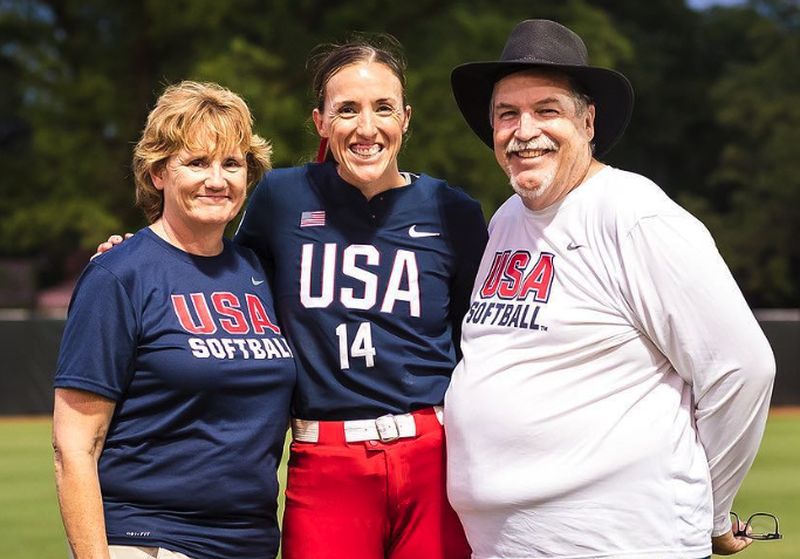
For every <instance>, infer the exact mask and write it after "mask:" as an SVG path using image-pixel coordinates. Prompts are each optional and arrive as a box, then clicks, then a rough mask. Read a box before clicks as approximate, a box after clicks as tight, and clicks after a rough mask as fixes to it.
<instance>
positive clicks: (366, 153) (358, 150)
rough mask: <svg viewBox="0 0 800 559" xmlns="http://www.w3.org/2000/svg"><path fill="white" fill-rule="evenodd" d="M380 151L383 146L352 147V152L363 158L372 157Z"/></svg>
mask: <svg viewBox="0 0 800 559" xmlns="http://www.w3.org/2000/svg"><path fill="white" fill-rule="evenodd" d="M380 150H381V146H379V145H378V144H372V145H370V146H365V145H354V146H350V151H352V152H353V153H355V154H356V155H359V156H361V157H371V156H373V155H375V154H376V153H378V152H379V151H380Z"/></svg>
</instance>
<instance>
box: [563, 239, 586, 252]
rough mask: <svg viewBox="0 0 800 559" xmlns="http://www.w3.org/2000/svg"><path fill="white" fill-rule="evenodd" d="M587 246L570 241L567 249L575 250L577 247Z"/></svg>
mask: <svg viewBox="0 0 800 559" xmlns="http://www.w3.org/2000/svg"><path fill="white" fill-rule="evenodd" d="M585 246H586V245H576V244H575V243H573V242H572V241H570V242H569V244H568V245H567V250H575V249H578V248H583V247H585Z"/></svg>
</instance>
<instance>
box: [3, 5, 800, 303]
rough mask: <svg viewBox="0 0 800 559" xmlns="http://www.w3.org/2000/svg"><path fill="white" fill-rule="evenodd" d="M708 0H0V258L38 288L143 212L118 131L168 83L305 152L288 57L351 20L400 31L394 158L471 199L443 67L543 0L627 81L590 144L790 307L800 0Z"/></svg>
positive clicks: (131, 133)
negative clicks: (231, 97)
mask: <svg viewBox="0 0 800 559" xmlns="http://www.w3.org/2000/svg"><path fill="white" fill-rule="evenodd" d="M707 1H708V0H706V2H707ZM706 2H703V1H701V0H693V2H692V3H693V4H695V5H698V4H704V3H706ZM724 4H726V5H722V6H715V7H711V8H707V9H698V8H691V7H690V6H688V5H687V4H686V2H685V1H684V0H648V1H647V2H642V1H640V0H614V1H612V0H591V1H589V0H538V1H537V2H535V3H534V2H531V1H530V0H503V1H502V2H498V1H497V0H469V1H464V0H415V1H414V2H378V1H376V0H361V1H359V2H346V1H341V0H271V1H270V2H263V1H257V0H228V1H225V2H220V1H219V0H173V1H171V2H158V1H155V0H143V1H140V2H112V1H110V0H48V1H43V0H0V83H2V84H3V87H2V88H0V168H2V173H0V217H1V218H2V219H0V259H3V258H5V259H11V258H15V259H26V260H28V261H31V262H34V264H35V266H34V272H35V273H34V274H33V276H34V281H35V282H36V286H37V289H43V288H47V287H49V286H53V285H57V284H59V282H63V281H64V280H65V279H69V278H74V276H75V275H77V274H78V273H79V271H80V269H81V268H82V267H83V265H84V264H85V262H86V256H87V254H89V253H91V249H92V248H93V247H95V246H96V245H97V243H98V242H99V241H100V240H103V239H105V238H106V237H107V236H108V235H109V233H111V232H121V231H126V230H134V229H136V228H138V227H140V226H142V225H143V224H144V222H143V220H142V217H141V215H140V214H139V212H138V211H137V210H136V209H134V207H133V182H132V179H131V174H130V171H129V162H130V157H131V148H132V144H133V143H134V142H135V141H136V140H137V136H138V133H139V131H140V130H141V128H142V126H143V124H144V120H145V116H146V114H147V112H148V110H149V109H150V108H151V107H152V104H153V102H154V100H155V98H156V97H157V96H158V95H159V93H160V92H161V91H162V90H163V87H164V85H165V84H167V83H172V82H175V81H178V80H181V79H187V78H190V79H196V80H213V81H217V82H220V83H222V84H224V85H226V86H228V87H230V88H232V89H233V90H235V91H237V92H239V93H240V94H242V95H243V96H244V97H245V98H246V99H247V100H248V102H249V103H250V105H251V107H252V109H253V111H254V113H255V117H256V122H257V129H258V131H259V133H260V134H262V135H263V136H266V137H268V138H270V139H271V140H272V142H273V144H274V148H275V164H276V166H286V165H294V164H298V163H302V162H305V161H307V160H308V159H309V158H310V157H311V156H312V154H313V153H314V149H315V146H316V138H315V135H314V134H313V131H312V127H311V124H310V119H309V114H310V110H311V108H312V105H311V99H310V95H309V82H310V77H309V76H308V74H307V72H306V69H305V60H306V57H307V55H308V53H309V51H310V50H311V49H312V47H313V46H314V45H316V44H318V43H320V42H330V41H337V40H342V39H345V38H347V36H348V35H349V33H350V32H351V31H354V30H358V31H364V32H374V31H387V32H390V33H392V34H394V35H395V36H396V37H397V38H399V39H400V41H401V42H402V43H403V44H404V45H405V47H406V52H407V57H408V61H409V71H408V78H409V97H410V101H411V104H412V106H413V109H414V112H413V118H412V133H411V136H410V138H408V141H407V144H406V146H405V149H404V151H403V152H402V154H401V166H402V167H403V168H404V169H407V170H416V171H424V172H426V173H428V174H431V175H434V176H441V177H444V178H447V179H448V180H449V181H450V182H451V183H453V184H456V185H460V186H462V187H464V188H465V189H466V190H467V191H469V192H470V193H471V194H472V195H473V196H475V197H477V198H479V199H480V200H481V202H482V203H483V207H484V211H485V213H486V214H487V216H488V215H490V214H491V213H492V212H493V211H494V209H495V208H496V207H497V206H498V205H499V204H500V202H501V201H503V200H504V199H505V198H506V197H507V196H508V195H509V194H510V188H509V187H508V186H507V184H506V179H505V177H504V176H503V175H502V173H501V172H500V170H499V169H498V168H497V165H496V164H495V162H494V159H493V156H492V154H491V152H490V151H488V150H487V148H486V147H485V146H484V145H483V144H482V143H480V142H479V141H478V140H477V139H476V138H475V137H474V136H473V134H472V133H471V132H470V131H469V130H468V128H467V126H466V124H465V123H464V122H463V121H462V119H461V116H460V115H459V113H458V111H457V109H456V106H455V103H454V101H453V99H452V96H451V93H450V86H449V72H450V70H451V69H452V68H453V67H454V66H455V65H457V64H459V63H462V62H465V61H472V60H490V59H496V58H497V57H498V55H499V53H500V51H501V49H502V47H503V44H504V41H505V38H506V36H507V35H508V33H509V31H510V30H511V28H512V27H513V25H514V24H515V23H517V22H518V21H520V20H522V19H525V18H531V17H546V18H552V19H557V20H559V21H561V22H563V23H565V24H567V25H568V26H570V27H571V28H573V29H574V30H575V31H577V32H578V33H579V34H580V35H582V36H583V38H584V39H585V41H586V43H587V45H588V47H589V52H590V57H591V59H592V61H593V63H595V64H597V65H607V66H612V67H615V68H617V69H619V70H621V71H623V72H624V73H625V74H626V75H627V76H628V77H629V78H630V79H631V81H632V82H633V85H634V88H635V89H636V95H637V100H636V108H635V113H634V116H633V120H632V122H631V124H630V127H629V129H628V132H627V134H626V136H625V137H624V139H623V140H622V142H621V143H620V144H619V145H618V146H617V147H616V148H615V149H614V150H613V151H612V152H611V154H610V155H609V156H608V158H607V162H608V163H610V164H613V165H615V166H619V167H623V168H626V169H629V170H633V171H637V172H640V173H643V174H645V175H647V176H648V177H650V178H652V179H653V180H654V181H656V182H657V183H658V184H660V185H661V186H662V187H663V188H664V189H665V190H666V191H667V192H668V193H669V194H670V195H671V196H672V197H673V198H675V199H677V200H678V201H679V202H680V203H682V204H683V205H685V206H686V207H687V208H688V209H690V210H691V211H692V212H694V213H695V214H696V215H698V216H699V217H700V218H701V219H702V220H703V221H704V222H705V223H706V224H707V225H708V226H709V228H710V229H711V231H712V233H713V234H714V236H715V238H716V239H717V242H718V245H719V247H720V250H721V251H722V253H723V255H724V256H725V259H726V260H727V262H728V263H729V265H730V266H731V268H732V270H733V272H734V275H735V276H736V278H737V280H738V281H739V283H740V285H741V286H742V289H743V290H744V292H745V295H746V297H747V299H748V301H749V302H750V304H751V305H752V306H753V307H760V308H765V307H800V282H798V281H797V278H798V277H800V242H798V241H797V239H798V238H800V174H798V173H797V172H796V168H797V162H798V156H799V155H800V153H799V150H798V146H800V103H798V100H799V99H798V93H799V92H800V64H798V62H797V61H798V60H800V8H799V7H798V2H797V0H751V1H746V0H743V1H740V2H738V3H736V2H735V1H734V2H731V0H729V1H728V2H724ZM728 4H733V5H728ZM0 283H2V278H0ZM1 305H2V304H1V303H0V306H1Z"/></svg>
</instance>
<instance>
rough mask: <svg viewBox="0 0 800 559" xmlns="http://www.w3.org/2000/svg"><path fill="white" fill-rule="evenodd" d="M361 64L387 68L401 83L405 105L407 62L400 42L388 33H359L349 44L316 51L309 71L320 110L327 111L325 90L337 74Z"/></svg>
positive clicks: (325, 47)
mask: <svg viewBox="0 0 800 559" xmlns="http://www.w3.org/2000/svg"><path fill="white" fill-rule="evenodd" d="M357 62H378V63H380V64H383V65H384V66H386V67H387V68H389V70H391V72H392V74H394V75H395V76H396V77H397V79H398V80H399V81H400V86H401V88H402V91H403V105H407V104H408V103H407V101H406V59H405V56H403V47H402V45H401V44H400V42H399V41H398V40H397V39H395V38H394V37H392V36H391V35H389V34H388V33H376V34H364V33H355V34H353V35H352V37H351V38H350V40H348V41H347V42H345V43H328V44H323V45H318V46H316V47H314V49H313V50H312V51H311V54H310V55H309V57H308V61H307V62H306V68H307V69H309V70H311V71H312V72H313V75H314V80H313V82H312V88H313V94H314V99H315V102H316V106H317V108H318V109H319V110H322V109H323V108H324V107H325V87H326V86H327V85H328V81H329V80H330V79H331V78H332V77H333V75H334V74H336V72H338V71H339V70H341V69H342V68H344V67H345V66H349V65H350V64H355V63H357Z"/></svg>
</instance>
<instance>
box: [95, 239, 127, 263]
mask: <svg viewBox="0 0 800 559" xmlns="http://www.w3.org/2000/svg"><path fill="white" fill-rule="evenodd" d="M131 237H133V233H125V238H123V237H121V236H120V235H111V236H110V237H109V238H108V240H107V241H106V242H104V243H100V244H99V245H97V252H95V253H94V254H93V255H92V258H90V260H92V259H94V258H95V257H97V256H100V255H101V254H103V253H104V252H107V251H109V250H111V249H112V248H114V246H115V245H118V244H120V243H121V242H122V241H124V240H125V239H130V238H131Z"/></svg>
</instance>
